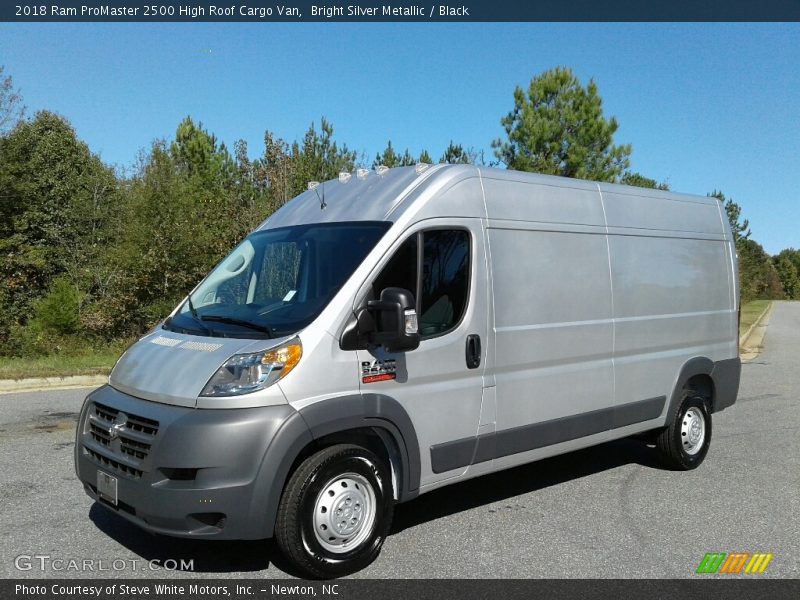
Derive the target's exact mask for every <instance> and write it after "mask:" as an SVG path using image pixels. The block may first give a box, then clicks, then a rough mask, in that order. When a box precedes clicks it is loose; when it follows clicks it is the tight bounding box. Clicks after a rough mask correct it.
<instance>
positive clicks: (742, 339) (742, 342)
mask: <svg viewBox="0 0 800 600" xmlns="http://www.w3.org/2000/svg"><path fill="white" fill-rule="evenodd" d="M774 304H775V303H774V302H772V301H770V303H769V304H768V305H767V308H765V309H764V310H763V311H762V312H761V314H760V315H758V318H757V319H756V320H755V321H753V324H752V325H750V327H748V328H747V331H745V332H744V333H743V334H742V335H740V336H739V348H744V345H745V343H746V342H747V340H748V338H749V337H750V336H751V335H752V333H753V331H755V328H756V327H758V326H759V325H760V324H761V321H763V320H764V317H766V316H767V313H769V311H771V310H772V307H773V305H774Z"/></svg>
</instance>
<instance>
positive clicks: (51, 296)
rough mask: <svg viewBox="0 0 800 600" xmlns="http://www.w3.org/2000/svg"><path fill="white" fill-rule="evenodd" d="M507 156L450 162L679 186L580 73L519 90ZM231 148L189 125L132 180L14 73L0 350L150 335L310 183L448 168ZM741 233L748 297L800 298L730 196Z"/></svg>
mask: <svg viewBox="0 0 800 600" xmlns="http://www.w3.org/2000/svg"><path fill="white" fill-rule="evenodd" d="M513 101H514V105H513V108H512V110H511V111H509V113H508V114H507V115H506V116H504V117H503V118H502V119H501V124H502V126H503V127H504V129H505V132H506V138H504V139H498V140H495V141H494V142H493V143H492V148H493V150H494V156H493V157H492V158H491V159H489V160H488V161H487V159H486V157H485V156H484V155H483V153H480V152H476V151H475V150H474V149H470V148H464V147H463V146H462V145H460V144H457V143H455V142H454V141H450V143H449V144H448V146H447V148H446V149H445V151H444V153H443V154H442V156H441V157H439V159H438V162H444V163H465V164H467V163H469V164H491V165H502V166H506V167H507V168H513V169H518V170H524V171H536V172H540V173H547V174H554V175H562V176H566V177H579V178H584V179H592V180H598V181H612V182H618V183H624V184H629V185H637V186H643V187H651V188H658V189H669V186H668V185H667V184H666V183H665V182H657V181H656V180H654V179H650V178H648V177H646V176H644V175H642V174H640V173H636V172H633V171H631V170H630V154H631V146H630V145H615V144H614V143H613V136H614V133H615V131H616V130H617V127H618V125H617V122H616V120H615V119H614V118H613V117H611V118H606V117H605V116H604V115H603V110H602V100H601V98H600V95H599V93H598V90H597V86H596V84H595V83H594V82H593V81H590V82H589V83H588V84H587V85H582V84H581V82H580V81H579V80H578V78H577V77H576V76H575V75H574V74H573V73H572V71H571V70H570V69H567V68H556V69H552V70H549V71H546V72H544V73H542V74H540V75H537V76H535V77H534V78H533V79H532V80H531V82H530V84H529V86H528V88H527V90H523V89H522V88H517V89H516V90H515V91H514V94H513ZM250 156H251V155H250V153H249V151H248V148H247V144H246V143H245V142H244V141H243V140H239V141H237V142H236V143H234V145H233V148H232V149H229V148H227V147H226V146H225V144H224V143H222V142H220V141H219V140H218V139H217V138H216V137H215V136H214V135H213V133H211V132H209V131H207V130H206V129H205V128H203V126H202V125H201V124H200V123H196V122H195V121H194V120H193V119H192V118H190V117H187V118H185V119H184V120H183V121H181V123H179V124H178V126H177V128H176V131H175V133H174V137H173V138H172V139H170V140H156V141H155V142H153V143H152V145H151V146H150V147H149V148H148V149H146V150H144V151H142V152H141V153H140V155H139V157H138V159H137V160H136V161H135V163H134V165H133V167H132V168H130V169H129V170H128V171H127V172H124V171H120V170H118V169H114V168H112V167H110V166H108V165H106V164H104V163H103V162H102V161H101V160H100V158H99V157H98V156H97V155H96V154H95V153H93V152H92V151H91V150H90V149H89V148H88V146H87V145H86V144H85V143H84V142H82V141H81V140H80V139H78V137H77V136H76V133H75V130H74V129H73V128H72V126H71V125H70V124H69V122H68V121H67V120H66V119H65V118H64V117H62V116H59V115H58V114H56V113H54V112H50V111H40V112H37V113H36V114H35V115H33V116H32V117H29V118H26V116H25V111H24V107H23V105H22V98H21V94H20V93H19V91H18V90H16V89H15V88H14V84H13V81H12V79H11V77H10V76H5V77H4V75H3V69H2V67H0V355H6V356H26V355H37V354H47V353H52V352H57V351H59V350H61V351H69V350H70V349H71V348H75V347H79V346H80V345H81V344H83V345H86V344H90V343H100V342H105V341H109V340H121V339H127V338H130V337H134V336H137V335H140V334H141V333H142V332H143V331H146V330H147V329H148V328H149V327H151V326H152V325H153V324H155V323H157V322H158V321H159V320H160V319H162V318H163V317H164V316H165V315H166V314H168V313H169V312H170V311H171V309H172V308H173V307H174V306H175V305H176V304H177V303H178V302H179V301H180V299H181V298H182V297H183V296H185V294H186V293H187V292H188V291H189V290H190V289H191V288H192V287H193V286H194V285H195V284H196V283H197V282H198V281H199V280H200V279H201V278H202V277H203V276H204V275H205V274H206V273H207V272H208V271H209V269H210V268H211V267H212V266H213V265H214V264H216V263H217V262H218V261H219V260H220V259H221V258H223V257H224V256H225V255H226V254H227V252H228V251H229V250H230V249H231V248H232V247H233V246H234V245H235V244H236V243H237V242H239V241H240V240H241V239H242V238H243V237H244V236H246V235H247V234H248V233H249V232H250V231H251V230H252V229H253V227H255V225H256V224H258V223H260V222H261V221H262V220H263V219H265V218H266V217H267V216H268V215H269V214H271V213H272V212H274V211H275V210H277V209H278V208H280V207H281V206H282V205H283V204H284V203H285V202H287V201H288V200H289V199H291V198H292V197H294V196H295V195H297V194H299V193H300V192H302V191H303V190H305V189H306V186H307V184H308V182H309V181H312V180H317V181H323V180H326V179H331V178H334V177H336V176H337V175H338V173H340V172H342V171H353V170H354V169H356V168H359V167H373V168H374V167H376V166H378V165H386V166H388V167H396V166H405V165H413V164H416V163H417V162H426V163H431V162H434V160H433V159H432V157H431V155H430V154H429V153H428V152H427V151H426V150H422V152H421V153H420V154H419V155H417V156H414V155H412V154H411V153H410V152H409V150H408V149H405V150H403V151H400V150H398V149H396V148H395V147H394V146H393V145H392V142H391V141H389V142H388V143H387V146H386V148H384V149H383V150H382V151H381V152H377V153H376V155H375V157H374V159H373V160H372V161H371V162H370V161H369V160H368V159H367V158H366V157H365V156H363V155H362V156H360V157H359V156H358V155H357V153H356V152H355V151H354V150H352V149H351V148H349V147H348V146H347V145H346V144H343V143H340V142H339V141H337V140H336V139H335V138H334V128H333V126H332V124H331V123H330V122H328V121H327V120H326V119H324V118H322V119H321V120H320V123H319V126H317V125H316V124H313V123H312V125H311V126H310V127H309V128H308V130H307V131H306V132H305V133H304V134H303V136H302V137H301V138H299V139H297V140H293V141H288V140H284V139H282V138H280V137H278V136H276V135H275V134H274V133H273V132H271V131H269V130H267V131H265V133H264V147H263V150H262V152H261V155H260V156H258V157H257V158H255V159H251V158H250ZM709 195H711V196H714V197H715V198H717V199H718V200H719V201H720V202H721V203H722V204H723V205H724V207H725V210H726V213H727V215H728V218H729V220H730V222H731V226H732V228H733V231H734V236H735V238H736V248H737V251H738V254H739V265H740V277H741V290H742V299H743V301H748V300H750V299H754V298H800V278H798V272H800V250H794V249H791V248H789V249H786V250H783V251H782V252H781V253H779V254H778V255H776V256H774V257H772V256H769V255H768V254H767V253H766V252H765V251H764V249H763V248H762V247H761V245H760V244H758V243H757V242H755V241H754V240H753V239H752V237H751V232H750V229H749V224H748V222H747V220H746V219H744V218H743V216H742V214H741V207H740V205H738V204H737V203H735V202H734V201H733V200H732V199H730V198H728V197H726V196H725V194H723V193H722V192H719V191H714V192H712V193H710V194H709Z"/></svg>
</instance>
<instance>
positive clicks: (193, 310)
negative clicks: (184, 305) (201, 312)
mask: <svg viewBox="0 0 800 600" xmlns="http://www.w3.org/2000/svg"><path fill="white" fill-rule="evenodd" d="M187 300H188V301H189V312H190V313H192V316H193V317H194V318H195V319H197V318H198V316H197V310H195V308H194V304H192V295H191V294H189V296H188V298H187Z"/></svg>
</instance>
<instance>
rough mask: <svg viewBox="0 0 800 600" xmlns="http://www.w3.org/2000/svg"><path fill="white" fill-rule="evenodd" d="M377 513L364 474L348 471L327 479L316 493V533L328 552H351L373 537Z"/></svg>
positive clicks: (370, 487) (372, 491) (373, 497)
mask: <svg viewBox="0 0 800 600" xmlns="http://www.w3.org/2000/svg"><path fill="white" fill-rule="evenodd" d="M375 515H376V498H375V490H373V488H372V485H371V484H370V483H369V482H368V481H367V479H366V478H365V477H363V476H362V475H358V474H357V473H345V474H343V475H340V476H338V477H335V478H333V479H331V480H330V481H328V483H326V484H325V485H324V486H323V488H322V491H320V493H319V494H318V495H317V498H316V500H315V501H314V535H315V536H316V538H317V542H319V544H320V545H321V546H322V547H323V548H325V549H326V550H328V551H329V552H333V553H336V554H341V553H343V552H349V551H351V550H353V549H354V548H356V547H358V546H359V545H360V544H361V543H362V542H364V540H366V539H367V538H368V537H369V536H370V534H371V533H372V530H373V528H374V525H375Z"/></svg>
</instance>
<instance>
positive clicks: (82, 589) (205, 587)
mask: <svg viewBox="0 0 800 600" xmlns="http://www.w3.org/2000/svg"><path fill="white" fill-rule="evenodd" d="M340 587H341V586H340V585H339V584H337V583H322V584H317V585H315V584H313V583H312V584H309V585H303V584H294V585H284V584H277V583H269V584H267V583H263V584H261V585H258V586H252V585H240V584H233V585H213V584H197V583H187V584H173V583H152V584H150V583H147V584H139V583H136V584H125V583H119V584H117V583H107V582H100V583H97V584H90V585H86V584H82V583H78V584H69V583H55V584H22V583H18V584H15V585H14V594H15V596H18V597H35V598H39V597H43V596H44V597H46V596H48V594H49V595H51V596H65V597H69V598H78V597H84V596H85V597H94V598H112V597H124V598H139V597H142V596H150V595H155V596H166V597H174V596H177V597H181V598H183V597H187V596H190V597H194V598H197V597H203V596H208V597H214V598H219V597H224V596H234V597H237V598H238V597H241V596H253V595H257V594H269V595H271V596H302V597H305V598H311V597H316V596H321V597H324V596H339V595H340V593H341V592H340Z"/></svg>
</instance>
